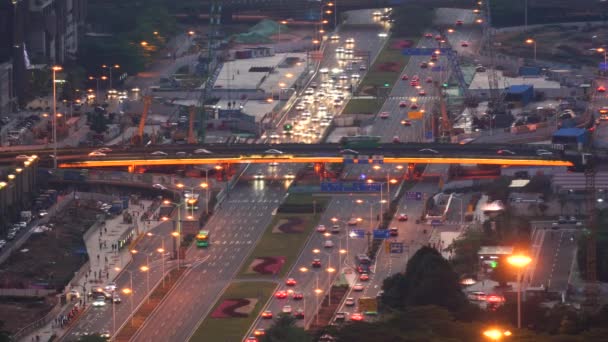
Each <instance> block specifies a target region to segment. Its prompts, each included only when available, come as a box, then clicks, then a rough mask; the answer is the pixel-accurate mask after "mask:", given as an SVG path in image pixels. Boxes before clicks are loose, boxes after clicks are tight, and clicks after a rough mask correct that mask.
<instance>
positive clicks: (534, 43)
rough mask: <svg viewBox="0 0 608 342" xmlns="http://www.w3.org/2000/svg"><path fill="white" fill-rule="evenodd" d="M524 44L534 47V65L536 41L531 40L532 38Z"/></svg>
mask: <svg viewBox="0 0 608 342" xmlns="http://www.w3.org/2000/svg"><path fill="white" fill-rule="evenodd" d="M526 44H533V45H534V63H536V40H535V39H532V38H528V39H526Z"/></svg>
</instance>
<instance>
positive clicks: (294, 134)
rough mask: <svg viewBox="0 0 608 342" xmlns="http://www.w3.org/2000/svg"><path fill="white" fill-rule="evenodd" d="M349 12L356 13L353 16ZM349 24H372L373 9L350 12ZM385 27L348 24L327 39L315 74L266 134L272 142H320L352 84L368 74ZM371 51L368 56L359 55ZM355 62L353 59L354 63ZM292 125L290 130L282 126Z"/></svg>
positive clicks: (341, 107)
mask: <svg viewBox="0 0 608 342" xmlns="http://www.w3.org/2000/svg"><path fill="white" fill-rule="evenodd" d="M350 14H353V15H352V16H351V15H350ZM348 23H349V24H355V25H356V24H373V21H371V11H368V10H364V11H354V12H352V13H349V19H348ZM385 30H386V28H385V27H383V26H382V25H378V26H377V27H376V28H373V29H370V28H369V27H366V28H365V29H361V28H357V27H356V26H353V25H349V26H347V28H346V29H341V30H339V32H337V33H334V34H329V36H328V41H327V42H326V43H325V44H326V45H325V49H324V51H323V60H322V61H321V63H320V65H319V69H318V72H317V74H316V76H315V77H314V78H313V79H312V80H311V82H310V83H309V84H308V87H307V88H306V89H305V90H304V91H302V93H301V94H300V95H299V98H298V101H297V102H296V104H295V105H294V107H293V108H292V110H291V111H290V112H289V113H288V115H287V116H286V119H285V121H283V122H281V126H280V127H278V128H277V130H276V131H273V132H268V133H267V134H266V136H267V137H268V138H269V139H270V141H271V142H275V143H276V142H280V141H283V142H304V143H312V142H317V141H319V139H320V138H321V137H322V136H323V134H324V132H325V130H326V129H327V128H328V127H329V125H330V122H331V120H332V119H333V118H335V117H336V116H339V114H340V113H341V111H342V109H343V108H344V106H345V104H346V103H347V102H348V99H349V98H350V96H351V92H350V89H351V86H352V87H356V85H357V84H358V82H359V81H360V80H361V79H362V78H363V77H364V76H365V73H366V72H367V69H368V68H369V63H371V60H373V59H374V58H375V57H376V56H377V54H378V53H379V51H380V50H381V49H380V48H381V45H382V43H383V42H382V41H381V40H379V39H378V33H380V32H384V31H385ZM358 52H362V53H363V54H367V53H369V58H370V59H371V60H369V61H368V60H367V58H366V57H361V56H358ZM353 62H354V63H353ZM285 125H290V126H291V127H292V128H291V129H290V130H283V128H284V126H285Z"/></svg>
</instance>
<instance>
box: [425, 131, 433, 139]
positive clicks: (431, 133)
mask: <svg viewBox="0 0 608 342" xmlns="http://www.w3.org/2000/svg"><path fill="white" fill-rule="evenodd" d="M426 138H427V139H433V131H426Z"/></svg>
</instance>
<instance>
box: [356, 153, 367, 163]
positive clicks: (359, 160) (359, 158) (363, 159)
mask: <svg viewBox="0 0 608 342" xmlns="http://www.w3.org/2000/svg"><path fill="white" fill-rule="evenodd" d="M357 164H369V156H363V155H361V156H359V157H358V158H357Z"/></svg>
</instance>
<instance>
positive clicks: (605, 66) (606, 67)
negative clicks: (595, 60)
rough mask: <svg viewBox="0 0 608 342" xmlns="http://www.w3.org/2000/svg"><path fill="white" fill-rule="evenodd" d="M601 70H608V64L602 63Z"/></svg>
mask: <svg viewBox="0 0 608 342" xmlns="http://www.w3.org/2000/svg"><path fill="white" fill-rule="evenodd" d="M600 70H603V71H606V70H608V63H604V62H601V63H600Z"/></svg>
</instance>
